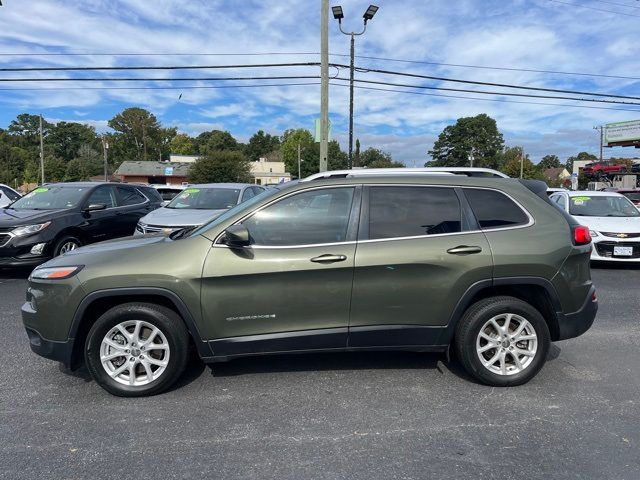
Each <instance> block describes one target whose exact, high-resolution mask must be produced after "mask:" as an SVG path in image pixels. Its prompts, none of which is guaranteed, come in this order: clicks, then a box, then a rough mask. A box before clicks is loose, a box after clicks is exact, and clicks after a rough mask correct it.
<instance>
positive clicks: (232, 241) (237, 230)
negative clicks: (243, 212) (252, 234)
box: [224, 225, 250, 247]
mask: <svg viewBox="0 0 640 480" xmlns="http://www.w3.org/2000/svg"><path fill="white" fill-rule="evenodd" d="M224 243H225V244H226V245H229V246H230V247H245V246H247V245H249V243H250V242H249V230H247V227H245V226H244V225H231V226H230V227H229V228H227V229H226V230H225V232H224Z"/></svg>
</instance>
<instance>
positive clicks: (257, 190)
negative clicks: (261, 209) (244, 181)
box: [251, 187, 264, 195]
mask: <svg viewBox="0 0 640 480" xmlns="http://www.w3.org/2000/svg"><path fill="white" fill-rule="evenodd" d="M251 189H252V190H253V194H254V195H260V194H261V193H262V192H264V188H262V187H251Z"/></svg>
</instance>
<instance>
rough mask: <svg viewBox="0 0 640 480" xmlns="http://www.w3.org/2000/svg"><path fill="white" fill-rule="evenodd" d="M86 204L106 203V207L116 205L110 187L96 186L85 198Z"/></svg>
mask: <svg viewBox="0 0 640 480" xmlns="http://www.w3.org/2000/svg"><path fill="white" fill-rule="evenodd" d="M87 205H106V207H107V208H113V207H115V206H116V201H115V199H114V198H113V189H112V188H111V187H98V188H96V189H95V190H94V191H93V192H92V193H91V195H90V196H89V200H87Z"/></svg>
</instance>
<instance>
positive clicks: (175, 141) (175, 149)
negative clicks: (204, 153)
mask: <svg viewBox="0 0 640 480" xmlns="http://www.w3.org/2000/svg"><path fill="white" fill-rule="evenodd" d="M169 147H170V149H171V153H175V154H176V155H194V154H195V153H196V152H195V149H194V146H193V140H192V139H191V137H190V136H189V135H187V134H186V133H178V134H176V136H174V137H173V138H172V139H171V143H170V144H169Z"/></svg>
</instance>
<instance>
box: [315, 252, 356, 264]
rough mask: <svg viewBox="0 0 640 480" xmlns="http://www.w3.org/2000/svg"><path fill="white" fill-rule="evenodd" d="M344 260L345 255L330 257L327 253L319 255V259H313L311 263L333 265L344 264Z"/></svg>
mask: <svg viewBox="0 0 640 480" xmlns="http://www.w3.org/2000/svg"><path fill="white" fill-rule="evenodd" d="M346 259H347V256H346V255H331V254H330V253H327V254H324V255H320V256H319V257H313V258H312V259H311V261H312V262H314V263H335V262H344V261H345V260H346Z"/></svg>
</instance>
